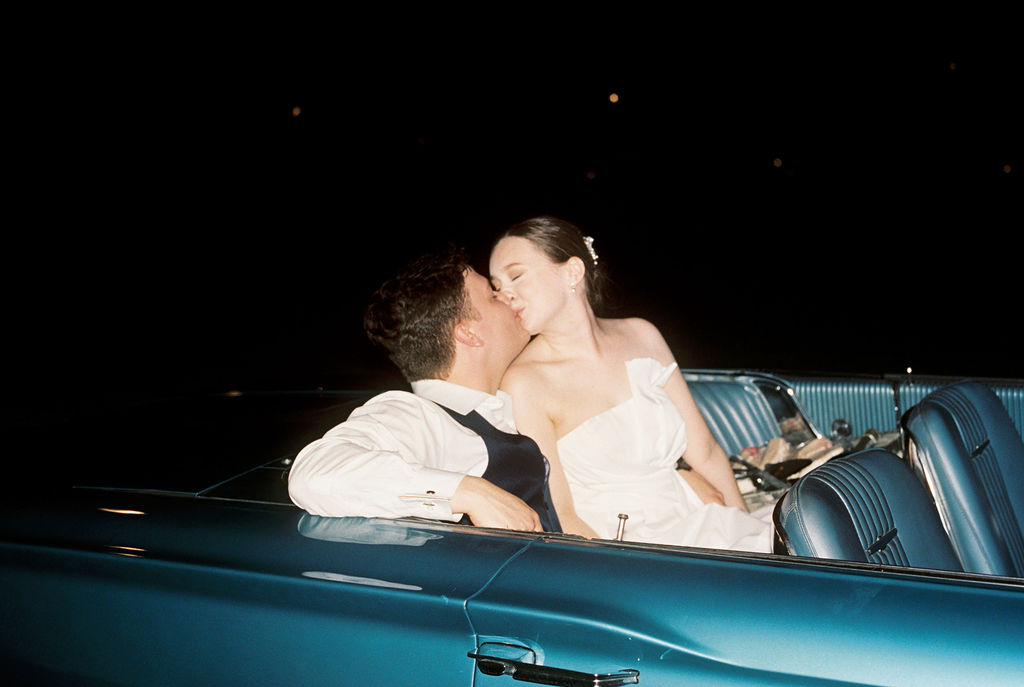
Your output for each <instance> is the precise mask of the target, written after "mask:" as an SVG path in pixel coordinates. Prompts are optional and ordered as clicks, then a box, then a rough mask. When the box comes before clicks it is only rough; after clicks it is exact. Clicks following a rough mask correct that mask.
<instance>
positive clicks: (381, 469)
mask: <svg viewBox="0 0 1024 687" xmlns="http://www.w3.org/2000/svg"><path fill="white" fill-rule="evenodd" d="M486 467H487V449H486V447H485V446H484V443H483V440H482V439H480V437H479V436H477V435H476V434H474V433H472V432H470V431H469V430H466V429H465V428H463V427H462V426H461V425H457V424H456V423H455V422H454V421H452V420H451V418H450V417H448V416H447V414H446V413H445V412H444V411H443V410H442V409H441V408H439V407H437V406H436V404H433V403H431V402H429V401H425V400H423V399H420V398H418V397H416V396H414V395H413V394H409V393H406V392H388V393H386V394H382V395H381V396H377V397H376V398H374V399H371V400H370V401H369V402H368V403H367V404H366V405H364V406H362V407H360V408H358V409H356V410H355V411H353V412H352V414H351V415H350V416H349V419H348V420H346V421H345V422H343V423H341V424H340V425H338V426H336V427H334V428H333V429H331V430H330V431H328V432H327V434H325V435H324V437H323V438H321V439H318V440H316V441H314V442H313V443H311V444H309V445H308V446H306V447H305V448H304V449H302V451H300V452H299V454H298V456H296V458H295V461H294V463H293V464H292V468H291V471H290V473H289V478H288V492H289V495H290V496H291V499H292V501H294V502H295V504H296V505H298V506H299V507H301V508H303V509H304V510H306V511H308V512H309V513H313V514H314V515H324V516H332V517H343V516H362V517H389V518H393V517H403V516H419V517H425V518H434V519H439V520H458V519H460V518H461V517H462V513H453V512H452V510H451V507H450V505H449V499H450V498H451V496H452V495H453V494H454V493H455V489H456V488H457V487H458V486H459V482H461V481H462V478H463V477H465V476H466V475H467V474H470V475H476V476H479V475H481V474H483V472H484V470H485V469H486Z"/></svg>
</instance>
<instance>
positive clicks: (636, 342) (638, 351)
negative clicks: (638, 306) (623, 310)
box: [603, 317, 672, 360]
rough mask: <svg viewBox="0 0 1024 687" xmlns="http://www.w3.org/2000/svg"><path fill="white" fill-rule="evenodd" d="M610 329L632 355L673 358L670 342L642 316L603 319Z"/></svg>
mask: <svg viewBox="0 0 1024 687" xmlns="http://www.w3.org/2000/svg"><path fill="white" fill-rule="evenodd" d="M603 322H604V323H605V324H606V326H607V327H608V330H609V331H610V332H611V333H612V334H613V336H615V338H616V339H617V340H619V341H621V342H622V343H623V344H624V345H625V346H626V347H627V348H628V349H629V355H630V356H631V357H640V356H650V357H653V358H657V359H659V360H661V359H662V358H665V357H666V356H667V357H669V358H671V356H672V353H671V351H669V348H668V344H667V343H665V337H663V336H662V334H661V331H660V330H659V329H658V328H657V327H656V326H655V325H654V324H653V323H651V322H649V321H648V320H645V319H643V318H642V317H624V318H621V319H615V320H604V321H603Z"/></svg>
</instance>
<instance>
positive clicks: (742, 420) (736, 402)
mask: <svg viewBox="0 0 1024 687" xmlns="http://www.w3.org/2000/svg"><path fill="white" fill-rule="evenodd" d="M687 385H688V386H689V387H690V393H691V394H692V395H693V400H694V402H696V404H697V407H698V408H699V409H700V412H701V415H702V416H703V417H704V421H705V422H706V423H707V425H708V429H710V430H711V434H713V435H714V437H715V439H717V440H718V443H719V444H721V446H722V448H723V449H724V450H725V452H726V454H728V455H737V454H738V453H739V452H740V451H741V450H743V449H744V448H746V447H747V446H762V445H764V444H765V443H766V442H767V441H768V440H769V439H772V438H773V437H777V436H779V435H780V434H782V430H780V429H779V422H778V420H776V419H775V414H774V413H773V412H772V409H771V406H769V405H768V401H766V400H765V398H764V396H763V395H762V394H761V392H760V391H758V390H757V387H755V386H754V385H753V384H748V383H743V382H739V381H720V380H710V381H709V380H697V381H694V380H691V381H689V382H687Z"/></svg>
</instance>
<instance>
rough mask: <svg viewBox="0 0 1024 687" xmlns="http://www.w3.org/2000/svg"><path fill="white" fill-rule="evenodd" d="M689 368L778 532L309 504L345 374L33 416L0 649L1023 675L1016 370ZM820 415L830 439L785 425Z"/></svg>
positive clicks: (14, 674)
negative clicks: (978, 373)
mask: <svg viewBox="0 0 1024 687" xmlns="http://www.w3.org/2000/svg"><path fill="white" fill-rule="evenodd" d="M687 377H688V379H689V382H690V385H691V388H692V389H693V392H694V396H695V398H696V399H697V400H698V403H699V405H700V406H701V410H702V412H703V413H704V415H705V417H706V418H707V419H708V423H709V425H710V426H711V428H712V430H713V431H714V432H715V434H716V435H717V436H718V438H719V441H720V442H721V443H722V444H723V446H724V447H725V448H726V449H727V451H728V452H729V453H730V454H732V455H734V456H735V459H734V461H735V469H736V471H737V475H738V476H739V478H740V480H741V484H743V486H744V490H745V491H746V492H747V495H748V497H749V498H750V499H751V501H752V502H757V501H759V500H760V501H763V502H766V503H775V505H774V519H775V525H776V550H775V552H774V553H773V554H752V553H736V552H725V551H716V550H701V549H688V548H680V547H671V546H657V545H650V544H642V543H635V542H630V541H628V531H627V534H626V536H624V538H623V539H622V540H614V541H611V540H609V541H603V540H602V541H595V540H583V539H579V538H577V537H573V536H567V535H547V534H545V535H538V534H533V533H526V532H517V531H504V530H490V529H483V528H477V527H471V526H466V525H459V524H451V523H442V522H436V521H424V520H413V519H403V520H382V519H362V518H322V517H315V516H310V515H308V514H305V513H304V512H302V511H301V510H299V509H298V508H296V507H295V506H294V505H292V504H291V503H290V501H289V499H288V496H287V478H288V469H289V464H290V462H291V460H292V458H293V456H294V455H295V454H296V452H297V451H298V450H299V449H300V448H301V447H302V446H304V445H305V444H306V443H307V442H308V441H310V440H312V439H314V438H316V437H319V436H320V435H322V434H323V432H324V431H325V430H327V429H328V428H330V427H331V426H333V425H335V424H336V423H338V422H339V421H340V420H341V419H343V418H344V417H345V416H346V414H347V413H348V411H349V410H350V409H351V408H352V407H354V406H355V405H356V404H358V403H359V402H360V401H361V398H362V397H365V394H363V395H358V394H353V393H348V392H336V393H331V392H311V393H292V394H282V393H266V394H260V393H227V394H221V395H213V396H204V397H202V398H189V399H183V398H178V399H161V400H156V399H148V400H136V401H133V402H131V403H120V404H117V405H116V407H102V408H101V407H95V408H89V409H80V410H77V411H75V412H73V413H70V414H71V415H72V417H64V418H62V419H61V420H60V422H59V423H58V422H53V421H50V420H49V419H47V420H45V421H44V420H40V421H38V422H35V423H33V422H28V421H26V423H25V424H26V426H25V427H23V428H22V430H21V432H20V434H21V435H22V436H24V437H27V439H28V442H29V443H28V445H29V447H30V450H29V449H26V450H25V451H24V452H23V453H22V454H20V455H12V456H9V463H10V464H12V465H13V466H14V467H12V468H9V472H8V475H9V477H11V478H12V479H14V480H17V487H18V488H16V489H11V490H9V491H12V492H14V493H15V494H16V496H12V497H9V498H8V499H7V502H6V504H5V506H4V509H3V512H2V517H0V582H2V585H3V590H4V591H3V594H4V601H3V605H2V614H0V635H2V640H0V661H2V664H3V665H2V674H3V675H4V677H5V679H6V681H7V682H12V681H20V682H21V683H24V684H67V685H182V684H190V685H193V684H218V685H257V684H258V685H302V686H303V687H309V686H311V685H342V684H344V685H350V684H366V685H386V686H390V685H396V686H397V685H443V686H454V685H465V686H467V687H468V686H470V685H478V686H482V685H510V684H513V681H517V682H526V683H536V684H546V685H624V684H640V685H787V686H788V685H839V684H844V685H848V684H858V685H900V686H906V685H928V686H929V687H936V686H938V685H975V684H977V685H986V686H987V687H994V686H996V685H1020V684H1024V543H1022V530H1024V445H1022V444H1021V438H1020V436H1021V428H1022V426H1024V402H1022V399H1024V384H1022V383H1020V382H995V381H993V380H982V381H981V382H977V381H976V382H962V381H958V380H937V379H935V380H922V379H909V378H906V377H901V378H862V379H829V378H799V379H798V378H787V379H782V378H780V377H776V376H772V375H765V374H757V373H744V372H715V371H690V372H689V373H688V374H687ZM950 382H954V383H950ZM822 440H825V443H827V445H828V446H830V447H832V449H833V450H829V451H827V452H826V454H825V455H824V456H823V457H815V456H807V455H806V454H804V455H802V454H801V453H800V450H801V447H802V446H806V445H809V444H810V443H812V442H815V441H819V442H820V441H822ZM767 449H772V450H775V453H772V454H771V455H768V456H767V457H766V450H767ZM780 449H781V450H780ZM35 456H48V457H49V456H60V457H61V458H62V459H63V465H62V467H60V468H59V469H58V468H57V467H55V465H54V464H53V463H42V462H40V461H38V460H33V457H35ZM42 485H48V486H47V487H45V488H44V487H43V486H42Z"/></svg>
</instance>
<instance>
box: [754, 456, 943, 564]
mask: <svg viewBox="0 0 1024 687" xmlns="http://www.w3.org/2000/svg"><path fill="white" fill-rule="evenodd" d="M774 520H775V530H776V534H777V536H778V537H779V538H781V541H782V542H783V544H784V545H785V547H786V550H787V551H788V553H790V554H792V555H795V556H810V557H815V558H830V559H836V560H848V561H860V562H864V563H885V564H888V565H901V566H913V567H918V568H932V569H938V570H957V571H959V570H961V569H962V568H961V566H960V563H959V561H958V560H957V557H956V554H955V552H954V551H953V547H952V546H951V545H950V542H949V539H948V538H947V537H946V533H945V531H944V530H943V528H942V523H941V522H940V521H939V517H938V514H937V513H936V512H935V509H934V508H933V507H932V504H931V500H930V499H929V498H928V494H927V492H926V491H925V489H924V487H922V486H921V484H920V483H919V482H918V480H917V478H916V477H915V476H914V473H913V472H912V471H911V469H910V468H909V467H908V466H907V465H906V463H904V462H903V461H902V460H900V459H899V458H898V457H897V456H896V455H894V454H892V453H889V452H888V451H884V450H882V449H868V450H865V451H860V452H858V453H853V454H850V455H847V456H843V457H840V458H836V459H833V460H831V461H829V462H827V463H825V464H824V465H822V466H821V467H818V468H817V469H815V470H813V471H811V472H810V473H808V474H807V475H806V476H804V477H803V478H801V479H800V480H798V481H797V483H796V484H795V485H793V488H792V489H790V490H789V492H787V493H786V495H785V496H784V497H783V498H782V499H780V500H779V502H778V503H777V504H776V507H775V512H774Z"/></svg>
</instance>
